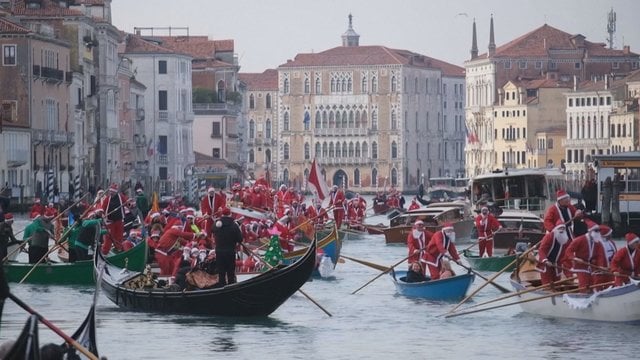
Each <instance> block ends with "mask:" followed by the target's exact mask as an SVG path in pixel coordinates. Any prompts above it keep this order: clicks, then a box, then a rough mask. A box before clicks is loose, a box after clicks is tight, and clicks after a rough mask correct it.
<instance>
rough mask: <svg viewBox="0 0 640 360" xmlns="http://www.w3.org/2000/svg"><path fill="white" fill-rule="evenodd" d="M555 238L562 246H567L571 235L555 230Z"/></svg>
mask: <svg viewBox="0 0 640 360" xmlns="http://www.w3.org/2000/svg"><path fill="white" fill-rule="evenodd" d="M553 236H554V237H555V239H556V240H558V242H559V243H560V244H562V245H564V244H566V243H567V241H569V234H567V231H566V230H565V231H562V232H560V231H558V230H553Z"/></svg>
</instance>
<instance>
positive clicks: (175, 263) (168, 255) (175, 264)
mask: <svg viewBox="0 0 640 360" xmlns="http://www.w3.org/2000/svg"><path fill="white" fill-rule="evenodd" d="M195 238H196V234H194V233H188V232H184V231H181V230H180V229H179V228H178V227H177V226H175V227H172V228H171V229H169V230H167V231H166V232H165V233H164V234H162V236H161V237H160V240H159V241H158V243H157V245H156V249H155V256H156V260H157V261H158V266H160V276H175V275H176V272H177V271H178V268H179V266H180V261H181V260H182V253H181V252H180V251H179V250H178V248H179V247H180V246H184V245H185V244H187V243H188V242H189V241H192V240H194V239H195Z"/></svg>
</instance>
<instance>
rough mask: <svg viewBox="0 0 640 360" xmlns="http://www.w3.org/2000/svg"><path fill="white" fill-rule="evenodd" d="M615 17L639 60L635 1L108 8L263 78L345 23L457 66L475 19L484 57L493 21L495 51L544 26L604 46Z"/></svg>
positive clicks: (314, 1)
mask: <svg viewBox="0 0 640 360" xmlns="http://www.w3.org/2000/svg"><path fill="white" fill-rule="evenodd" d="M612 7H613V9H614V11H615V12H616V13H617V23H616V25H617V32H616V33H615V37H614V46H615V47H616V48H618V49H620V48H622V45H623V43H624V44H625V45H630V46H631V51H633V52H636V53H640V1H639V0H609V1H606V0H509V1H505V0H396V1H392V0H386V1H384V0H252V1H249V0H225V1H216V0H113V3H112V16H113V24H114V25H115V26H117V27H118V28H119V29H121V30H124V31H126V32H133V28H134V27H136V26H137V27H168V26H172V27H189V33H190V34H191V35H208V36H209V37H210V38H213V39H216V40H220V39H233V40H235V51H236V53H237V54H238V56H239V62H240V66H241V69H240V71H241V72H262V71H264V70H265V69H267V68H275V67H277V66H278V65H281V64H283V63H285V62H286V61H287V59H293V58H294V57H295V55H296V54H298V53H306V52H320V51H324V50H326V49H330V48H333V47H335V46H339V45H340V44H341V38H340V36H341V35H342V34H343V33H344V32H345V31H346V29H347V25H348V19H347V16H348V14H349V13H352V14H353V17H354V18H353V26H354V29H355V31H356V32H357V33H358V34H360V45H384V46H387V47H390V48H397V49H407V50H411V51H415V52H418V53H422V54H424V55H428V56H431V57H434V58H438V59H441V60H444V61H448V62H450V63H453V64H456V65H461V66H462V64H463V62H464V61H465V60H467V59H468V58H469V56H470V55H469V51H470V48H471V25H472V22H473V18H475V19H476V24H477V27H478V48H479V50H480V53H482V52H486V50H487V45H488V39H489V19H490V17H491V14H493V15H494V23H495V37H496V44H497V45H498V46H500V45H502V44H504V43H505V42H508V41H510V40H512V39H514V38H516V37H518V36H520V35H523V34H525V33H527V32H529V31H531V30H534V29H536V28H538V27H540V26H542V25H543V24H544V23H547V24H549V25H551V26H553V27H556V28H558V29H560V30H563V31H566V32H568V33H572V34H576V33H580V34H582V35H584V36H586V37H587V40H588V41H592V42H605V41H606V39H607V30H606V29H607V14H608V12H609V11H610V10H611V8H612Z"/></svg>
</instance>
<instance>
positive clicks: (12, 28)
mask: <svg viewBox="0 0 640 360" xmlns="http://www.w3.org/2000/svg"><path fill="white" fill-rule="evenodd" d="M30 32H31V30H29V29H27V28H26V27H23V26H21V25H18V24H16V23H14V22H11V21H9V20H7V19H5V18H0V33H2V34H28V33H30Z"/></svg>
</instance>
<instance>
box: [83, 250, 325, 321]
mask: <svg viewBox="0 0 640 360" xmlns="http://www.w3.org/2000/svg"><path fill="white" fill-rule="evenodd" d="M316 246H317V245H316V242H315V241H313V242H312V243H311V245H310V246H309V247H308V248H307V250H306V252H305V253H304V255H303V256H301V257H300V258H299V259H298V260H297V261H296V262H295V263H293V264H291V265H278V266H277V267H275V268H273V269H270V270H268V271H266V272H264V273H260V274H258V275H256V276H254V277H252V278H250V279H248V280H244V281H240V282H237V283H234V284H230V285H226V286H224V287H221V288H208V289H203V290H192V291H182V290H174V289H172V288H162V287H158V284H156V283H152V284H148V283H147V282H146V281H145V276H146V275H145V274H143V273H141V272H134V271H127V270H123V269H121V268H119V267H116V266H113V265H110V264H107V263H106V261H105V259H104V257H103V256H102V255H101V254H100V253H98V254H97V256H96V258H95V268H96V271H100V270H101V269H104V275H103V276H102V279H101V281H100V286H101V288H102V290H103V291H104V294H105V295H106V296H107V298H109V300H111V301H112V302H113V303H114V304H116V305H118V306H119V307H121V308H123V309H127V310H132V311H143V312H156V313H166V314H195V315H216V316H267V315H269V314H271V313H272V312H274V311H275V310H276V309H277V308H278V307H279V306H280V305H282V304H283V303H284V302H285V301H286V300H287V299H288V298H289V297H290V296H291V295H293V294H294V293H295V292H296V291H298V290H299V289H300V287H301V286H302V285H303V284H304V283H305V282H306V281H307V280H309V277H310V276H311V273H312V272H313V270H314V268H315V265H316V249H317V247H316ZM139 284H144V285H150V286H148V287H144V286H142V287H141V286H139Z"/></svg>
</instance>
